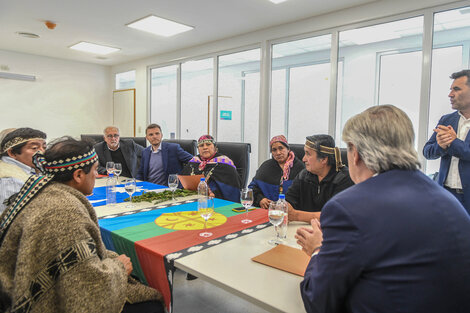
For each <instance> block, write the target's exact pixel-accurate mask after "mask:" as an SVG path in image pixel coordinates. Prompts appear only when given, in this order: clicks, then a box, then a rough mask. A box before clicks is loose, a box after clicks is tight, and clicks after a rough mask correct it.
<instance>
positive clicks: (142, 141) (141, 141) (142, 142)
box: [121, 137, 147, 148]
mask: <svg viewBox="0 0 470 313" xmlns="http://www.w3.org/2000/svg"><path fill="white" fill-rule="evenodd" d="M121 139H124V140H125V139H132V140H134V142H135V143H136V144H138V145H141V146H142V147H144V148H146V147H147V139H146V138H145V137H121Z"/></svg>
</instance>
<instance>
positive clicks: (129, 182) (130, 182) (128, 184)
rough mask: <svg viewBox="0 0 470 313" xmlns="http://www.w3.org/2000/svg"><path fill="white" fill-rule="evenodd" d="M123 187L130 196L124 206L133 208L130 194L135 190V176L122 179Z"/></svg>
mask: <svg viewBox="0 0 470 313" xmlns="http://www.w3.org/2000/svg"><path fill="white" fill-rule="evenodd" d="M124 189H125V190H126V192H127V194H128V195H129V197H130V200H129V204H128V205H127V206H126V208H129V209H132V208H134V205H133V204H132V194H133V193H134V192H135V189H136V184H135V178H129V179H126V180H124Z"/></svg>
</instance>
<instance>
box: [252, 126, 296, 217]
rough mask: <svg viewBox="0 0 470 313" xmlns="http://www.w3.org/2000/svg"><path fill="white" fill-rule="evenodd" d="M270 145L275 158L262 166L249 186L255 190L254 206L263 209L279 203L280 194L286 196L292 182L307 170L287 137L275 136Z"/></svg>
mask: <svg viewBox="0 0 470 313" xmlns="http://www.w3.org/2000/svg"><path fill="white" fill-rule="evenodd" d="M269 143H270V147H271V154H272V156H273V158H272V159H269V160H266V161H264V162H263V164H261V166H260V167H259V168H258V170H257V171H256V175H255V177H254V178H253V180H252V181H251V183H250V185H249V188H252V189H253V195H254V202H253V205H254V206H258V207H261V208H263V209H267V208H268V207H269V203H270V202H271V201H277V200H278V199H279V194H280V193H284V194H285V193H286V192H287V189H288V188H289V187H290V185H291V184H292V180H294V178H295V177H296V176H297V174H298V173H300V171H302V170H303V169H304V168H305V166H304V163H303V162H302V161H301V160H300V159H299V158H297V157H296V156H295V155H294V152H292V151H291V150H290V149H289V144H288V143H287V139H286V137H284V136H283V135H279V136H274V137H273V138H272V139H271V141H270V142H269Z"/></svg>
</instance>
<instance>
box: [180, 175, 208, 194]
mask: <svg viewBox="0 0 470 313" xmlns="http://www.w3.org/2000/svg"><path fill="white" fill-rule="evenodd" d="M202 177H204V175H178V179H179V180H180V182H181V185H183V188H184V189H187V190H193V191H197V185H199V182H200V181H201V178H202Z"/></svg>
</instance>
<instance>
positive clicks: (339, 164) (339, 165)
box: [305, 139, 344, 172]
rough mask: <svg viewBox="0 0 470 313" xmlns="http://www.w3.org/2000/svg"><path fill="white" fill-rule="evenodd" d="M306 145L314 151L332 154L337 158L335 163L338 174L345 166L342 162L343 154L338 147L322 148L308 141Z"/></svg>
mask: <svg viewBox="0 0 470 313" xmlns="http://www.w3.org/2000/svg"><path fill="white" fill-rule="evenodd" d="M305 145H306V146H307V147H309V148H310V149H313V150H315V151H317V152H320V153H325V154H332V155H334V156H335V161H336V171H337V172H338V171H339V169H340V168H342V167H343V166H344V164H343V162H341V152H340V150H339V148H338V147H334V148H332V147H327V146H322V145H318V144H316V143H314V142H313V141H310V140H308V139H307V141H306V142H305Z"/></svg>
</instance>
